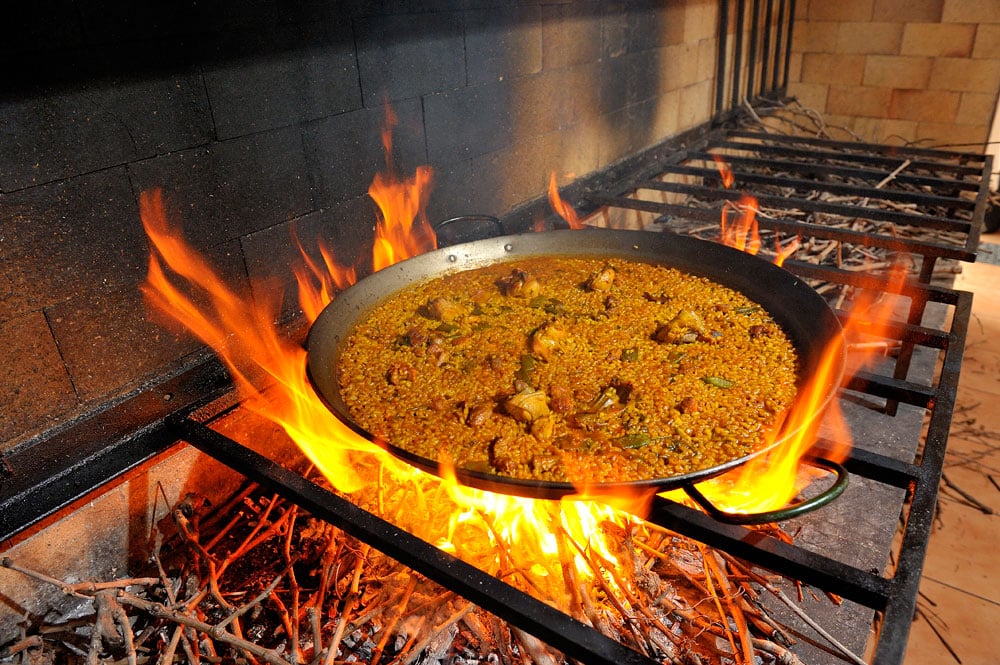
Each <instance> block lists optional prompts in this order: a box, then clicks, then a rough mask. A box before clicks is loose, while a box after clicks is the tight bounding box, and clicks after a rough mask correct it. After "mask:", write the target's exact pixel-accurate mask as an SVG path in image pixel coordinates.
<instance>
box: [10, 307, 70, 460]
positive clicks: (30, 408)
mask: <svg viewBox="0 0 1000 665" xmlns="http://www.w3.org/2000/svg"><path fill="white" fill-rule="evenodd" d="M0 348H2V349H3V350H4V356H5V357H6V358H8V359H14V360H16V362H9V361H5V362H2V363H0V404H3V408H2V409H0V452H3V451H4V445H5V443H6V442H8V441H9V440H10V439H11V438H12V437H15V436H17V435H20V434H23V433H25V432H27V431H29V430H30V429H32V428H36V427H40V426H42V425H43V424H44V423H45V422H46V420H47V419H48V418H56V417H58V416H59V415H60V414H63V413H65V412H67V411H69V410H70V409H72V408H73V407H75V406H76V404H77V400H76V396H75V394H74V393H73V385H72V384H71V383H70V380H69V376H68V375H67V374H66V368H65V367H63V363H62V360H61V359H60V358H59V350H58V349H57V348H56V344H55V341H54V340H53V339H52V336H51V334H50V333H49V328H48V325H47V324H46V322H45V317H44V315H43V314H42V313H41V312H31V313H30V314H26V315H24V316H21V317H18V318H15V319H12V320H8V321H4V322H0Z"/></svg>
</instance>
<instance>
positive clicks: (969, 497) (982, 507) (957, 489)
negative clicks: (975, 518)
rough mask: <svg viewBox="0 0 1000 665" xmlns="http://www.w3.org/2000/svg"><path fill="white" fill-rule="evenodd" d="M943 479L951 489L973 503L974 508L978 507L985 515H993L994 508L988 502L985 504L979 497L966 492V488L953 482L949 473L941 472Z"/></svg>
mask: <svg viewBox="0 0 1000 665" xmlns="http://www.w3.org/2000/svg"><path fill="white" fill-rule="evenodd" d="M941 480H942V481H943V482H944V484H945V486H946V487H948V489H951V490H953V491H955V492H957V493H958V494H959V495H960V496H961V497H962V498H963V499H965V500H966V501H968V502H969V503H970V504H972V507H973V508H976V509H977V510H979V511H980V512H981V513H983V514H984V515H992V514H993V509H992V508H990V507H989V506H987V505H986V504H984V503H983V502H982V501H980V500H979V499H977V498H976V497H974V496H972V495H971V494H969V493H968V492H966V491H965V490H963V489H962V488H961V487H959V486H958V485H956V484H955V483H953V482H952V481H951V479H949V478H948V475H947V474H945V473H942V474H941Z"/></svg>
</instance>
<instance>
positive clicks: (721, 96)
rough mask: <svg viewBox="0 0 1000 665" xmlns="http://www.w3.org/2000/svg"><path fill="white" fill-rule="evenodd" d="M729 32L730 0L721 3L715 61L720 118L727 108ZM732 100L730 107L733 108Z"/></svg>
mask: <svg viewBox="0 0 1000 665" xmlns="http://www.w3.org/2000/svg"><path fill="white" fill-rule="evenodd" d="M728 32H729V0H722V1H721V2H720V3H719V48H718V50H717V51H716V62H715V117H716V119H719V118H720V117H721V116H722V113H723V112H724V111H725V110H727V108H726V100H725V97H726V35H727V33H728ZM732 103H733V102H732V100H730V106H729V108H732Z"/></svg>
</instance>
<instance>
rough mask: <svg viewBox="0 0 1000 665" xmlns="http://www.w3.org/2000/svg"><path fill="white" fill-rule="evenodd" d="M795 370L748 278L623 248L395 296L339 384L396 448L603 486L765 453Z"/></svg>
mask: <svg viewBox="0 0 1000 665" xmlns="http://www.w3.org/2000/svg"><path fill="white" fill-rule="evenodd" d="M607 268H611V269H612V271H611V272H610V273H609V272H607V270H606V269H607ZM602 270H605V273H604V274H603V276H602V277H599V278H598V279H597V281H596V282H593V283H591V280H592V279H594V277H595V276H596V275H600V273H601V271H602ZM609 275H610V276H611V277H610V278H608V276H609ZM518 286H520V287H522V292H521V293H510V292H511V291H512V290H516V289H517V288H518ZM536 287H537V292H536V291H535V289H536ZM605 287H608V288H606V289H605ZM796 368H797V363H796V354H795V350H794V348H793V346H792V344H791V343H790V341H789V340H788V339H787V337H786V335H785V334H784V332H783V331H782V330H781V329H780V327H779V326H778V325H777V324H776V323H775V321H774V320H773V319H772V318H771V317H770V316H769V315H768V313H767V312H766V311H764V309H763V308H762V307H761V306H759V305H757V304H756V303H754V302H752V301H751V300H749V299H748V298H746V297H745V296H744V295H742V294H741V293H738V292H736V291H734V290H732V289H729V288H727V287H723V286H721V285H719V284H717V283H714V282H712V281H710V280H708V279H704V278H701V277H695V276H692V275H688V274H684V273H682V272H680V271H678V270H675V269H672V268H667V267H663V266H657V265H650V264H646V263H640V262H633V261H628V260H624V259H613V260H607V259H589V258H587V259H581V258H553V257H546V258H531V259H522V260H519V261H516V262H504V263H498V264H494V265H491V266H488V267H485V268H479V269H474V270H466V271H463V272H457V273H453V274H449V275H446V276H444V277H440V278H437V279H434V280H431V281H428V282H424V283H419V284H415V285H413V286H410V287H408V288H406V289H404V290H402V291H400V292H398V293H396V294H394V295H393V296H391V297H389V298H387V299H385V300H384V301H383V302H381V303H379V304H378V305H377V306H376V307H375V308H374V309H373V310H372V311H371V312H369V313H368V314H367V315H366V316H365V317H364V318H363V320H361V321H360V322H359V323H358V324H357V326H356V327H355V328H354V329H353V330H352V332H351V334H350V336H349V337H348V338H347V339H345V341H344V345H343V351H342V355H341V356H340V365H339V367H338V380H339V382H340V390H341V396H342V398H343V400H344V402H345V404H346V405H347V407H348V409H349V411H350V414H351V416H352V417H353V418H354V420H355V421H356V422H357V423H358V424H360V425H361V426H362V427H364V428H365V429H366V430H368V431H369V432H371V433H373V434H374V435H376V436H378V437H380V438H382V439H384V440H385V441H387V442H389V443H390V444H391V445H393V446H396V447H398V448H402V449H405V450H407V451H410V452H412V453H416V454H417V455H419V456H421V457H424V458H427V459H429V460H442V459H444V460H451V461H452V462H453V463H454V464H455V465H456V466H457V467H460V468H465V469H470V470H477V471H484V472H488V473H494V474H499V475H504V476H511V477H515V478H525V479H538V480H545V481H572V482H575V483H585V482H589V483H595V482H623V481H635V480H646V479H654V478H669V477H672V476H675V475H679V474H686V473H690V472H695V471H699V470H702V469H706V468H709V467H714V466H718V465H720V464H723V463H725V462H728V461H731V460H734V459H738V458H741V457H743V456H745V455H747V454H749V453H752V452H754V451H756V450H758V449H760V448H761V447H763V446H765V445H766V444H767V442H768V435H769V433H770V432H771V431H772V430H773V429H775V427H776V425H777V423H778V422H779V421H780V417H781V414H783V413H784V411H785V410H786V409H787V408H788V407H789V405H790V404H791V402H792V400H793V398H794V396H795V393H796ZM515 396H517V397H515ZM512 398H513V399H512ZM522 403H523V404H526V405H527V406H526V407H525V408H519V404H522Z"/></svg>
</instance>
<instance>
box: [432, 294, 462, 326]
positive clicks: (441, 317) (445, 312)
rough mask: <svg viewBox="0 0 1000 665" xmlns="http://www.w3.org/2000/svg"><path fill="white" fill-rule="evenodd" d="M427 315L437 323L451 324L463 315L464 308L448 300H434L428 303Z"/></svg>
mask: <svg viewBox="0 0 1000 665" xmlns="http://www.w3.org/2000/svg"><path fill="white" fill-rule="evenodd" d="M427 313H428V314H430V315H431V318H433V319H435V320H437V321H441V322H443V323H451V322H452V321H454V320H455V319H457V318H458V317H460V316H461V315H462V308H461V307H459V306H458V305H456V304H455V303H454V302H452V301H451V300H449V299H448V298H432V299H431V300H430V301H429V302H428V303H427Z"/></svg>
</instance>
